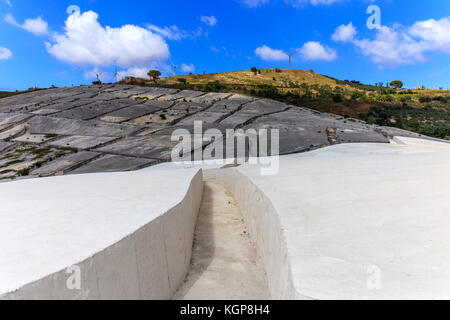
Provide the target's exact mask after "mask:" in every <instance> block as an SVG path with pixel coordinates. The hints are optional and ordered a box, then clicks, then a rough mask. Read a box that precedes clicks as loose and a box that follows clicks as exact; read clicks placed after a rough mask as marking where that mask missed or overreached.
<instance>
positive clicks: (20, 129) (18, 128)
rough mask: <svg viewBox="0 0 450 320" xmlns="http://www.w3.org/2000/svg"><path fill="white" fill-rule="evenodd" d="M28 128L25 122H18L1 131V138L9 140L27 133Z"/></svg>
mask: <svg viewBox="0 0 450 320" xmlns="http://www.w3.org/2000/svg"><path fill="white" fill-rule="evenodd" d="M25 132H26V129H25V125H24V124H18V125H15V126H13V127H12V128H10V129H7V130H4V131H1V132H0V140H8V139H12V138H15V137H17V136H20V135H22V134H25Z"/></svg>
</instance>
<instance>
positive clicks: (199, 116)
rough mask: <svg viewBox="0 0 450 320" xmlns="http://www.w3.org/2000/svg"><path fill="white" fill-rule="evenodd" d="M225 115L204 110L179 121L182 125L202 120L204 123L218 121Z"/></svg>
mask: <svg viewBox="0 0 450 320" xmlns="http://www.w3.org/2000/svg"><path fill="white" fill-rule="evenodd" d="M224 116H225V114H224V113H220V112H210V111H204V112H199V113H196V114H194V115H192V116H188V117H187V118H185V119H183V120H181V121H180V122H178V124H180V125H192V124H193V123H194V121H202V122H203V123H217V122H219V121H220V120H221V119H222V118H223V117H224Z"/></svg>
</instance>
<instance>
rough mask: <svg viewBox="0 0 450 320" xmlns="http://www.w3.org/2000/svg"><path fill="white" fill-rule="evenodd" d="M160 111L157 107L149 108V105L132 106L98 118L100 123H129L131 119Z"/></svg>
mask: <svg viewBox="0 0 450 320" xmlns="http://www.w3.org/2000/svg"><path fill="white" fill-rule="evenodd" d="M158 110H160V108H159V107H156V106H151V105H145V104H138V105H133V106H131V107H128V108H124V109H120V110H118V111H114V112H111V113H108V114H106V115H104V116H102V117H101V118H100V120H102V121H107V122H115V123H118V122H125V121H129V120H131V119H136V118H140V117H142V116H144V115H147V114H149V113H152V112H156V111H158Z"/></svg>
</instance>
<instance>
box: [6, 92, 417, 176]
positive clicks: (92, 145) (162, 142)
mask: <svg viewBox="0 0 450 320" xmlns="http://www.w3.org/2000/svg"><path fill="white" fill-rule="evenodd" d="M306 107H307V106H305V107H304V108H303V107H298V106H290V105H287V104H284V103H281V102H277V101H274V100H270V99H257V98H252V97H247V96H242V95H236V94H231V93H230V94H229V93H203V92H199V91H191V90H178V89H164V88H157V87H138V86H131V85H117V84H115V85H114V84H113V85H101V86H82V87H70V88H54V89H48V90H39V91H35V92H30V93H25V94H20V95H16V96H12V97H7V98H3V99H0V182H5V181H11V180H13V179H23V178H29V177H44V176H52V175H63V174H81V173H91V172H110V171H127V170H137V169H140V168H144V167H148V166H152V165H155V164H158V163H161V162H166V161H170V156H171V151H172V148H173V147H174V146H175V145H176V144H177V143H178V142H173V141H171V134H172V132H173V131H174V130H175V129H177V128H186V129H188V130H189V131H190V132H193V123H194V121H195V120H201V121H203V127H204V130H205V129H208V128H218V129H220V130H221V132H223V133H225V130H226V129H238V128H242V129H244V130H245V129H248V128H254V129H257V130H258V129H261V128H266V129H271V128H276V129H279V130H280V153H281V154H290V153H296V152H304V151H308V150H311V149H316V148H320V147H324V146H328V145H330V144H338V143H351V142H382V143H387V142H388V141H389V137H390V136H392V135H399V134H401V135H403V136H418V135H416V134H414V133H410V132H406V131H400V130H398V129H393V128H387V127H378V126H374V125H368V124H365V123H363V122H361V121H358V120H355V119H345V118H344V117H341V116H337V115H333V114H325V113H319V112H317V111H314V110H311V109H308V108H306ZM203 147H205V144H203Z"/></svg>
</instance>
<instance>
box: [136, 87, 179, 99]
mask: <svg viewBox="0 0 450 320" xmlns="http://www.w3.org/2000/svg"><path fill="white" fill-rule="evenodd" d="M179 91H180V90H178V89H167V88H148V90H147V91H146V92H145V93H140V94H137V95H136V96H134V98H135V99H136V98H141V99H142V98H147V99H150V100H153V99H157V98H160V97H163V96H166V95H169V96H170V95H173V94H176V93H177V92H179Z"/></svg>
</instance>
